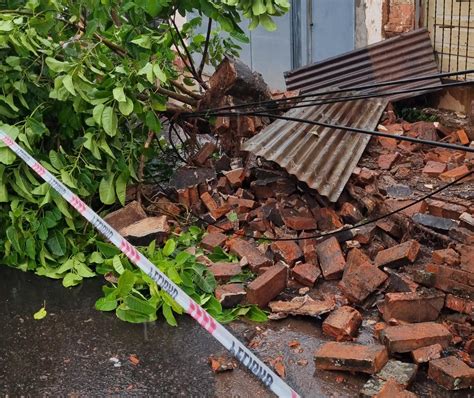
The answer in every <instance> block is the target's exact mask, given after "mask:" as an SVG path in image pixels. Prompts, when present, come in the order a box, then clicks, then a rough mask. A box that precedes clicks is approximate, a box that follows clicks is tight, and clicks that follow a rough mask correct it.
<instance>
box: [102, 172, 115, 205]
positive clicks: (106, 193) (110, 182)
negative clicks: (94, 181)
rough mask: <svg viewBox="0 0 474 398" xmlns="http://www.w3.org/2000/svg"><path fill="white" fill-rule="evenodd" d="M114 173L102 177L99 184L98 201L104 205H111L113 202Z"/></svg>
mask: <svg viewBox="0 0 474 398" xmlns="http://www.w3.org/2000/svg"><path fill="white" fill-rule="evenodd" d="M114 179H115V174H111V175H109V176H107V177H103V178H102V180H101V181H100V184H99V196H100V201H101V202H102V203H103V204H104V205H113V204H114V203H115V189H114V188H115V187H114Z"/></svg>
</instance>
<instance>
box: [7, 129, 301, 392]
mask: <svg viewBox="0 0 474 398" xmlns="http://www.w3.org/2000/svg"><path fill="white" fill-rule="evenodd" d="M0 140H1V141H3V142H4V143H5V145H7V146H8V147H9V148H10V149H11V150H12V151H13V152H14V153H16V154H17V155H18V156H19V157H20V158H21V159H23V160H24V161H25V162H26V163H27V164H28V166H29V167H31V168H32V169H33V170H34V171H35V172H36V173H37V174H38V175H39V176H40V177H41V178H42V179H43V180H44V181H46V182H47V183H48V184H49V185H50V186H51V187H52V188H53V189H54V190H55V191H56V192H58V193H59V194H60V195H61V196H62V197H63V198H64V199H65V200H66V201H67V202H69V204H70V205H71V206H72V207H74V208H75V209H76V210H77V211H78V212H79V213H80V214H81V215H82V216H83V217H84V218H85V219H87V220H88V221H89V222H90V223H91V224H92V225H94V227H95V228H96V229H97V230H98V231H99V232H100V233H101V234H102V235H104V236H105V237H106V238H107V239H108V240H109V241H110V242H111V243H113V244H114V245H115V246H116V247H117V248H119V249H120V251H121V252H122V253H124V254H125V255H126V256H127V257H128V258H129V259H130V261H131V262H132V263H134V264H135V265H136V266H137V267H139V268H140V269H141V270H142V271H143V272H145V273H146V274H147V275H148V276H150V278H152V279H153V280H154V281H155V282H156V283H157V284H158V285H159V286H160V287H161V288H162V289H163V290H164V291H165V292H167V293H168V294H169V295H170V296H171V297H172V298H173V299H174V300H175V301H176V302H177V303H178V304H179V305H180V306H181V307H183V308H184V310H185V311H186V312H187V313H188V314H189V315H191V316H192V317H193V318H194V319H195V320H196V321H197V322H198V323H199V324H200V325H201V326H202V327H203V328H204V329H206V330H207V331H208V332H209V333H210V334H211V335H212V336H213V337H214V338H215V339H216V340H217V341H219V342H220V343H221V344H222V345H223V346H224V347H225V348H226V349H227V350H229V351H230V352H231V353H232V354H233V355H234V356H235V357H236V358H237V359H238V360H239V361H240V362H241V363H242V364H243V365H244V366H245V367H246V368H247V369H249V370H250V371H251V372H252V373H253V374H254V375H255V376H256V377H257V378H258V379H259V380H260V381H262V383H263V384H264V385H265V386H266V387H268V388H269V389H270V390H271V391H273V392H274V393H275V394H276V395H278V396H279V397H291V398H297V397H299V395H298V394H297V393H296V392H295V391H293V389H292V388H291V387H290V386H288V384H286V383H285V382H284V381H283V380H282V379H281V378H280V377H278V376H277V375H276V374H275V373H274V372H273V371H272V370H271V369H270V368H269V367H268V366H267V365H265V364H264V363H263V362H262V361H261V360H260V359H258V358H257V357H256V356H255V355H254V354H252V352H251V351H250V350H249V349H248V348H247V347H245V346H244V345H243V344H242V343H241V342H240V341H239V340H238V339H236V338H235V337H234V336H233V335H232V334H231V333H230V332H229V331H228V330H227V329H226V328H224V326H222V325H221V324H220V323H219V322H217V321H216V320H215V319H214V318H212V316H210V315H209V314H208V313H207V312H206V311H205V310H204V309H203V308H202V307H201V306H199V305H198V304H197V303H196V302H195V301H194V300H193V299H191V298H190V297H189V296H188V295H187V294H186V293H184V291H182V290H181V289H180V288H179V287H178V286H176V285H175V284H174V283H173V282H172V281H171V280H170V279H169V278H168V277H167V276H166V275H164V274H163V273H162V272H161V271H160V270H159V269H158V268H157V267H156V266H155V265H154V264H153V263H152V262H151V261H150V260H148V259H147V258H146V257H145V256H144V255H143V254H141V253H140V252H139V251H138V250H137V249H136V248H135V247H134V246H133V245H132V244H130V243H129V242H128V241H127V240H126V239H125V238H123V237H122V236H121V235H120V234H119V233H118V232H117V231H116V230H114V229H113V228H112V227H111V226H110V225H109V224H107V222H105V221H104V220H103V219H102V218H101V217H99V215H98V214H96V213H95V212H94V211H93V210H92V209H91V208H90V207H89V206H87V205H86V204H85V203H84V202H83V201H82V200H81V199H79V198H78V197H77V196H76V195H75V194H74V193H72V192H71V191H70V190H69V189H68V188H66V187H65V186H64V184H62V183H61V182H60V181H59V180H58V179H56V178H55V177H54V176H53V175H52V174H51V173H50V172H49V171H47V170H46V169H45V168H44V167H43V166H42V165H41V164H39V163H38V162H37V161H36V160H35V159H34V158H32V157H31V156H30V155H29V154H28V153H27V152H26V151H25V150H24V149H23V148H21V147H20V146H19V145H18V144H16V143H15V141H13V139H11V137H10V136H8V135H7V134H6V133H4V132H3V131H1V130H0Z"/></svg>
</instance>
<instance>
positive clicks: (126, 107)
mask: <svg viewBox="0 0 474 398" xmlns="http://www.w3.org/2000/svg"><path fill="white" fill-rule="evenodd" d="M118 108H119V111H120V112H121V113H122V115H124V116H129V115H130V114H131V113H132V112H133V101H132V100H131V99H130V98H128V97H126V98H125V102H119V104H118Z"/></svg>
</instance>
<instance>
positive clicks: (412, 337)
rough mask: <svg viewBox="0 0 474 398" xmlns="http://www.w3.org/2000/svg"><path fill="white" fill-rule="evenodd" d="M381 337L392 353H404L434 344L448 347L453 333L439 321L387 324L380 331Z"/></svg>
mask: <svg viewBox="0 0 474 398" xmlns="http://www.w3.org/2000/svg"><path fill="white" fill-rule="evenodd" d="M380 338H381V341H382V343H384V344H385V345H386V346H387V348H388V350H389V351H390V352H391V353H395V352H400V353H403V352H410V351H413V350H416V349H417V348H420V347H426V346H428V345H433V344H441V346H442V347H443V348H447V347H448V346H449V343H450V342H451V333H450V332H449V330H448V329H446V327H444V326H443V325H441V324H439V323H435V322H423V323H412V324H406V325H399V326H387V327H386V328H385V329H384V330H383V331H382V332H381V333H380Z"/></svg>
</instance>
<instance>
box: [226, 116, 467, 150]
mask: <svg viewBox="0 0 474 398" xmlns="http://www.w3.org/2000/svg"><path fill="white" fill-rule="evenodd" d="M221 115H223V116H234V117H240V116H259V117H268V118H273V119H280V120H286V121H289V122H300V123H306V124H311V125H315V126H322V127H328V128H333V129H337V130H346V131H350V132H354V133H361V134H368V135H373V136H376V137H384V138H393V139H397V140H400V141H408V142H412V143H415V144H425V145H431V146H434V147H439V148H446V149H452V150H456V151H463V152H469V153H474V147H465V146H461V145H455V144H450V143H447V142H439V141H430V140H422V139H419V138H414V137H408V136H403V135H395V134H389V133H384V132H381V131H373V130H365V129H361V128H357V127H350V126H341V125H338V124H332V123H325V122H317V121H314V120H308V119H302V118H298V117H292V116H287V115H281V116H280V115H273V114H271V113H265V112H258V111H257V112H228V113H223V114H221Z"/></svg>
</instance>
